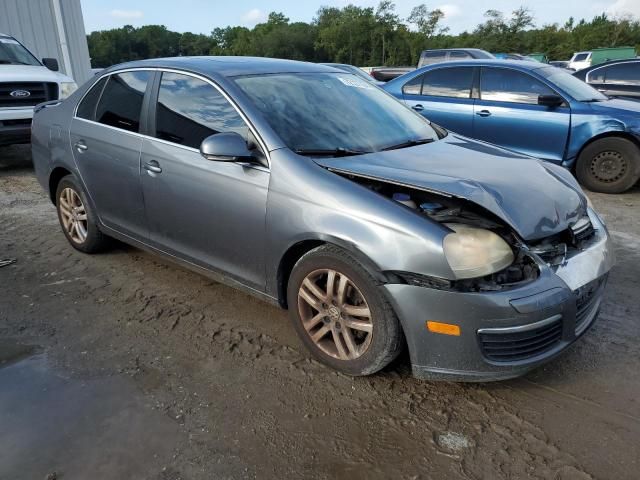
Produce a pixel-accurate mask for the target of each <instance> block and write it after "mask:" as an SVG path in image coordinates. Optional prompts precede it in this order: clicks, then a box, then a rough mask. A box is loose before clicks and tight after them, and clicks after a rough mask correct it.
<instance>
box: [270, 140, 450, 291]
mask: <svg viewBox="0 0 640 480" xmlns="http://www.w3.org/2000/svg"><path fill="white" fill-rule="evenodd" d="M271 169H272V173H271V180H270V182H271V183H270V185H269V197H268V202H267V218H266V231H267V241H268V249H267V252H268V253H267V259H266V260H267V261H266V272H265V273H266V279H267V285H266V287H267V293H268V294H270V295H273V296H276V294H277V288H278V286H277V272H278V267H279V265H280V261H281V260H282V258H283V256H284V255H285V253H286V252H287V251H288V250H289V248H291V246H292V245H295V244H297V243H299V242H302V241H305V240H320V241H323V242H327V243H334V244H336V245H339V246H341V247H343V248H345V249H347V250H349V251H351V252H352V253H354V254H356V256H359V257H360V258H361V259H362V261H363V263H368V266H369V267H370V268H371V269H372V270H373V273H379V272H383V271H391V270H395V271H407V272H413V273H418V274H422V275H430V276H436V277H442V278H453V272H452V271H451V268H450V267H449V264H448V263H447V261H446V258H445V256H444V253H443V251H442V241H443V239H444V237H445V236H446V235H447V234H448V233H449V231H448V230H447V229H446V228H444V227H443V226H441V225H440V224H437V223H435V222H432V221H430V220H428V219H427V218H425V217H423V216H421V215H419V214H418V213H416V212H415V211H413V210H411V209H409V208H406V207H404V206H402V205H400V204H398V203H396V202H394V201H392V200H389V199H388V198H386V197H383V196H382V195H379V194H377V193H375V192H373V191H371V190H369V189H367V188H366V187H364V186H362V185H360V184H357V183H355V182H352V181H350V180H348V179H347V178H344V177H342V176H340V175H337V174H335V173H332V172H329V171H328V170H326V169H325V168H323V167H321V166H319V165H317V164H315V163H314V162H313V161H311V160H310V159H307V158H303V157H299V156H297V155H295V154H293V153H292V152H290V151H288V150H281V151H276V152H273V153H272V165H271Z"/></svg>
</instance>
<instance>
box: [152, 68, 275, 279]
mask: <svg viewBox="0 0 640 480" xmlns="http://www.w3.org/2000/svg"><path fill="white" fill-rule="evenodd" d="M158 76H160V78H159V79H157V80H156V82H157V87H156V88H157V90H156V92H155V95H154V98H152V108H151V115H150V119H151V121H150V123H151V128H150V129H151V133H152V134H153V137H154V138H145V140H144V141H143V144H142V157H141V164H142V170H141V171H142V187H143V194H144V202H145V211H146V218H147V224H148V226H149V232H150V237H151V242H152V244H153V245H154V246H156V247H157V248H159V249H161V250H164V251H166V252H168V253H171V254H174V255H176V256H178V257H180V258H182V259H184V260H187V261H189V262H191V263H194V264H196V265H199V266H203V267H205V268H212V269H214V270H218V271H222V272H224V273H226V274H229V275H231V276H233V277H235V278H237V279H238V280H240V281H242V282H243V283H247V284H250V285H252V286H253V287H255V288H258V289H260V290H263V289H264V262H265V260H264V245H265V240H264V238H265V214H266V204H267V191H268V185H269V170H268V168H266V167H264V166H262V165H259V164H257V163H256V164H247V163H235V162H216V161H211V160H206V159H205V158H204V157H202V155H200V152H199V147H200V143H201V142H202V140H204V139H205V138H206V137H208V136H210V135H213V134H215V133H221V132H236V133H239V134H240V135H242V136H243V137H244V138H245V139H247V141H249V139H250V135H251V134H250V131H249V128H248V127H247V125H246V123H245V122H244V120H243V119H242V117H241V116H240V115H239V113H238V112H237V111H236V109H235V108H234V106H233V105H231V104H230V103H229V102H228V101H227V100H226V99H225V97H224V96H223V95H222V94H221V93H220V92H219V91H218V89H217V88H216V87H214V86H213V85H212V84H210V83H209V82H206V81H204V80H202V79H200V78H198V77H195V76H191V75H188V74H182V73H173V72H162V73H158ZM256 155H258V156H259V155H262V152H261V151H258V150H256Z"/></svg>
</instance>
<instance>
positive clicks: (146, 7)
mask: <svg viewBox="0 0 640 480" xmlns="http://www.w3.org/2000/svg"><path fill="white" fill-rule="evenodd" d="M378 1H379V0H351V1H347V0H318V1H313V0H312V1H308V0H306V1H301V0H270V1H268V2H261V1H257V0H233V1H228V0H227V1H220V0H170V1H167V0H81V2H82V10H83V14H84V21H85V28H86V31H87V33H89V32H92V31H94V30H106V29H110V28H116V27H121V26H123V25H133V26H135V27H138V26H142V25H148V24H160V25H166V26H167V28H169V29H170V30H174V31H178V32H194V33H207V34H208V33H210V32H211V30H213V29H214V28H216V27H225V26H227V25H243V26H246V27H253V26H254V25H255V24H256V23H260V22H263V21H265V20H266V17H267V15H268V14H269V12H271V11H277V12H282V13H284V14H285V15H286V16H287V17H289V18H290V19H291V20H292V21H303V22H310V21H311V20H312V19H313V17H314V16H315V13H316V12H317V11H318V8H320V6H323V5H324V6H335V7H343V6H345V5H347V4H349V3H351V4H354V5H358V6H362V7H369V6H373V7H375V6H376V5H377V4H378ZM395 3H396V7H397V9H396V11H397V12H398V14H399V15H400V16H401V17H402V18H403V19H405V18H406V17H407V16H408V15H409V12H410V11H411V9H412V7H414V6H416V5H418V4H420V3H426V4H427V6H428V7H429V9H434V8H440V9H441V10H442V11H444V12H445V19H444V22H443V24H444V25H445V26H448V27H449V28H450V30H451V33H454V34H455V33H460V32H462V31H464V30H472V29H473V28H474V27H475V26H476V25H477V24H478V23H480V22H482V21H483V13H484V12H485V11H486V10H488V9H494V10H500V11H502V12H504V13H505V14H507V15H508V14H509V13H510V12H512V11H513V10H515V9H516V8H518V7H519V6H521V5H522V6H525V7H528V8H530V9H531V11H532V12H533V15H534V18H535V23H536V25H537V26H541V25H544V24H547V23H555V22H558V23H564V22H565V21H566V20H567V19H568V18H569V17H570V16H573V17H575V18H576V19H577V20H579V19H580V18H586V19H591V18H592V17H593V16H595V15H599V14H601V13H603V12H606V13H608V14H610V15H612V16H619V15H625V14H632V15H635V16H636V17H638V18H640V0H536V1H529V0H492V1H491V2H479V1H478V0H434V1H424V0H396V2H395ZM479 4H480V6H478V5H479Z"/></svg>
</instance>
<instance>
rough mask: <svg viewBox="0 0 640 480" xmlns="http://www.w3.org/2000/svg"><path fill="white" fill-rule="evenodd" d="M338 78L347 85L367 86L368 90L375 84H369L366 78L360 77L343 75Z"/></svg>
mask: <svg viewBox="0 0 640 480" xmlns="http://www.w3.org/2000/svg"><path fill="white" fill-rule="evenodd" d="M338 80H340V81H341V82H342V83H344V84H345V85H346V86H347V87H354V88H365V89H367V90H368V89H372V88H373V86H371V85H369V84H368V83H367V82H365V81H364V80H360V79H359V78H358V77H342V76H339V77H338Z"/></svg>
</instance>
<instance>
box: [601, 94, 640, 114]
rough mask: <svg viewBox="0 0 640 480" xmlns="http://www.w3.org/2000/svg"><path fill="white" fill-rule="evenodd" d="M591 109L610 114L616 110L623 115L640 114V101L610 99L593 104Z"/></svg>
mask: <svg viewBox="0 0 640 480" xmlns="http://www.w3.org/2000/svg"><path fill="white" fill-rule="evenodd" d="M590 105H591V108H592V109H593V110H595V111H602V112H605V113H606V112H608V113H611V112H610V109H612V108H613V109H616V110H619V111H621V112H623V113H631V114H640V101H638V100H625V99H624V98H610V99H609V100H604V101H602V102H592V103H591V104H590Z"/></svg>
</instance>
